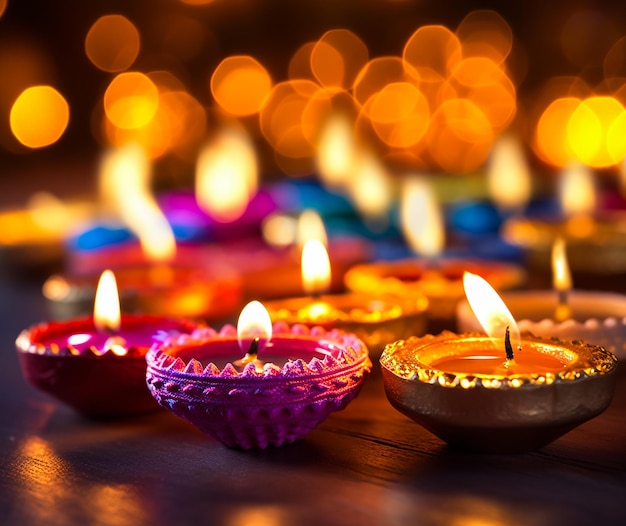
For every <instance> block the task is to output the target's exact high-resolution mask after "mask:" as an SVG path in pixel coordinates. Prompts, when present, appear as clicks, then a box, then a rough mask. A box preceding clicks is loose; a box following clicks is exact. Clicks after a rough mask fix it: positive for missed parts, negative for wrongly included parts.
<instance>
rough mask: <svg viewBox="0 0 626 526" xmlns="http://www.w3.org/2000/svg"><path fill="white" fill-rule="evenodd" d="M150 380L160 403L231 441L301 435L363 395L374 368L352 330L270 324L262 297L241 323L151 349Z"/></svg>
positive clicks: (251, 443)
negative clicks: (366, 379) (361, 391)
mask: <svg viewBox="0 0 626 526" xmlns="http://www.w3.org/2000/svg"><path fill="white" fill-rule="evenodd" d="M146 360H147V363H148V368H147V377H146V381H147V384H148V387H149V389H150V392H151V393H152V395H153V396H154V398H155V399H156V400H157V401H158V402H159V404H160V405H161V406H163V407H165V408H166V409H168V410H170V411H171V412H172V413H174V414H175V415H177V416H179V417H181V418H184V419H185V420H188V421H189V422H191V423H192V424H194V425H195V426H196V427H198V428H199V429H200V430H201V431H203V432H205V433H207V434H208V435H210V436H211V437H213V438H215V439H216V440H218V441H220V442H222V443H224V444H225V445H227V446H230V447H240V448H242V449H251V448H260V449H264V448H266V447H267V446H280V445H282V444H284V443H290V442H293V441H294V440H297V439H300V438H302V437H304V436H305V435H306V434H307V433H308V432H309V431H311V430H312V429H313V428H315V427H316V426H317V425H318V424H320V423H321V422H323V421H324V420H325V419H326V418H327V417H328V415H329V414H330V413H332V412H334V411H337V410H340V409H343V408H345V407H346V405H347V404H348V403H349V402H350V401H351V400H352V399H353V398H354V397H355V396H356V395H357V394H358V391H359V389H360V387H361V385H362V384H363V382H364V381H365V378H366V377H367V375H368V374H369V372H370V370H371V365H372V364H371V361H370V359H369V357H368V352H367V348H366V346H365V344H364V343H363V342H361V341H360V340H359V339H358V338H357V337H356V336H355V335H353V334H349V333H345V332H343V331H340V330H337V329H334V330H331V331H327V330H325V329H323V328H321V327H316V328H308V327H306V326H304V325H294V326H291V327H290V326H288V325H287V324H285V323H277V324H275V325H274V326H272V324H271V321H270V318H269V315H268V313H267V311H266V310H265V309H264V308H263V305H262V304H261V303H259V302H257V301H254V302H251V303H250V304H248V305H247V306H246V307H245V308H244V309H243V311H242V312H241V315H240V317H239V321H238V324H237V328H235V327H233V326H232V325H226V326H224V327H223V328H222V329H221V330H220V331H219V332H218V331H216V330H214V329H211V328H199V329H197V330H195V331H193V332H192V333H191V334H190V335H183V336H181V337H173V338H168V339H166V340H165V341H163V342H162V343H160V344H159V345H155V346H153V347H152V349H150V351H149V352H148V354H147V356H146Z"/></svg>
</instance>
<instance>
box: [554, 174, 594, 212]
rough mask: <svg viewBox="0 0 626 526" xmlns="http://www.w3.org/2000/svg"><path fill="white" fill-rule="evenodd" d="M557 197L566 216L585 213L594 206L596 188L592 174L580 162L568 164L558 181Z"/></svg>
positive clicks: (590, 210) (591, 210)
mask: <svg viewBox="0 0 626 526" xmlns="http://www.w3.org/2000/svg"><path fill="white" fill-rule="evenodd" d="M559 199H560V202H561V207H562V209H563V212H564V213H565V214H566V215H568V216H576V215H587V214H590V213H591V212H593V210H594V208H595V206H596V189H595V185H594V181H593V175H592V174H591V170H589V168H588V167H586V166H583V165H582V164H573V165H570V166H569V167H568V168H567V169H566V170H564V171H563V173H562V175H561V179H560V181H559Z"/></svg>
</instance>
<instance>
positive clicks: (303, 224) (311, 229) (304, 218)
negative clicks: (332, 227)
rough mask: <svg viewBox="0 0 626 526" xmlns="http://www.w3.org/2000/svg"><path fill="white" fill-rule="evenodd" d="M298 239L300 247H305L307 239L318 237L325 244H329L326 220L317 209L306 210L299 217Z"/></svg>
mask: <svg viewBox="0 0 626 526" xmlns="http://www.w3.org/2000/svg"><path fill="white" fill-rule="evenodd" d="M296 236H297V238H296V241H297V243H298V246H299V247H300V248H302V247H304V245H305V244H306V243H307V241H310V240H311V239H317V240H318V241H319V242H320V243H322V244H323V245H324V246H327V245H328V237H327V235H326V227H324V221H322V218H321V217H320V215H319V214H318V213H317V212H316V211H315V210H310V209H307V210H304V211H303V212H302V213H301V214H300V217H299V218H298V231H297V234H296Z"/></svg>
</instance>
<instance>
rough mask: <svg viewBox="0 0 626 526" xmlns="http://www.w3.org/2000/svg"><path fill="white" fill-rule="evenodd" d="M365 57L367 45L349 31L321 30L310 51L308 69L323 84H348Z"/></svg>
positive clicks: (348, 85)
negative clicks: (309, 67)
mask: <svg viewBox="0 0 626 526" xmlns="http://www.w3.org/2000/svg"><path fill="white" fill-rule="evenodd" d="M367 59H368V51H367V47H366V46H365V44H364V43H363V41H362V40H361V39H360V38H359V37H357V36H356V35H355V34H354V33H352V31H348V30H347V29H333V30H331V31H327V32H326V33H324V35H323V36H322V38H320V39H319V41H318V42H317V43H316V44H315V46H314V47H313V49H312V51H311V71H312V72H313V75H315V78H316V79H317V80H318V81H319V83H320V84H321V85H322V86H324V87H327V88H344V89H347V88H349V87H350V86H351V85H352V83H353V82H354V79H355V78H356V76H357V74H358V72H359V71H360V70H361V68H362V67H363V66H364V65H365V63H366V62H367Z"/></svg>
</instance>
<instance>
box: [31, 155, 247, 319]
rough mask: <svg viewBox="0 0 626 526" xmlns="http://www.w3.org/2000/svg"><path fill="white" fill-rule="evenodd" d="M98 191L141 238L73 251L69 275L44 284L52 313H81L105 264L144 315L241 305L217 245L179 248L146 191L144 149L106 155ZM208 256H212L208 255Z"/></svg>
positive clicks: (218, 312)
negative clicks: (82, 250) (210, 247)
mask: <svg viewBox="0 0 626 526" xmlns="http://www.w3.org/2000/svg"><path fill="white" fill-rule="evenodd" d="M101 175H102V178H101V182H102V187H103V190H102V192H101V194H102V195H103V197H104V199H105V200H108V201H109V202H110V203H111V206H112V207H114V208H115V210H116V211H117V213H118V215H119V216H120V217H122V219H123V220H124V222H125V223H126V224H127V225H128V226H129V227H130V229H131V230H132V231H133V232H135V234H136V235H137V238H138V242H137V241H134V240H133V242H131V243H126V244H120V245H117V246H111V247H109V246H106V247H98V249H97V250H94V251H91V253H89V254H87V253H84V252H83V253H73V257H72V261H71V263H72V264H71V265H70V270H69V272H68V274H66V275H55V276H53V277H51V278H50V279H49V280H48V281H47V282H46V283H45V285H44V289H43V292H44V295H45V297H46V299H47V300H48V302H49V306H50V307H51V310H52V312H53V314H54V315H55V317H71V316H75V315H76V314H77V313H81V312H84V309H85V306H86V305H88V302H89V298H91V297H92V296H93V291H94V289H95V285H96V283H97V276H98V275H99V274H100V272H101V271H102V268H103V267H105V268H107V267H109V268H113V269H114V270H115V271H116V274H117V278H118V281H119V284H120V288H121V294H122V298H123V302H124V305H125V307H126V308H128V309H129V310H132V311H139V312H143V313H148V314H158V315H170V316H176V317H180V316H183V317H206V318H212V319H223V318H225V317H227V316H229V315H231V314H232V313H233V312H234V311H235V309H236V308H237V307H238V305H239V303H240V297H241V284H240V282H239V279H238V277H237V276H236V275H235V274H234V273H233V271H232V270H231V269H230V266H229V264H228V263H230V261H228V260H227V258H220V257H216V256H219V255H223V251H222V250H221V249H219V248H216V249H213V250H205V249H204V248H202V247H195V248H194V249H192V248H191V247H179V246H177V244H176V240H175V237H174V234H173V231H172V229H171V227H170V225H169V223H168V222H167V220H166V218H165V216H164V215H163V214H162V213H161V211H160V209H159V207H158V206H157V204H156V202H155V200H154V198H153V197H152V195H151V193H150V189H149V165H148V163H147V158H146V156H145V153H144V152H143V151H142V150H141V149H140V148H139V147H135V146H133V145H130V146H127V147H125V148H121V149H118V150H113V151H111V152H109V154H108V155H106V156H105V157H104V159H103V168H102V171H101ZM211 256H213V257H211Z"/></svg>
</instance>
